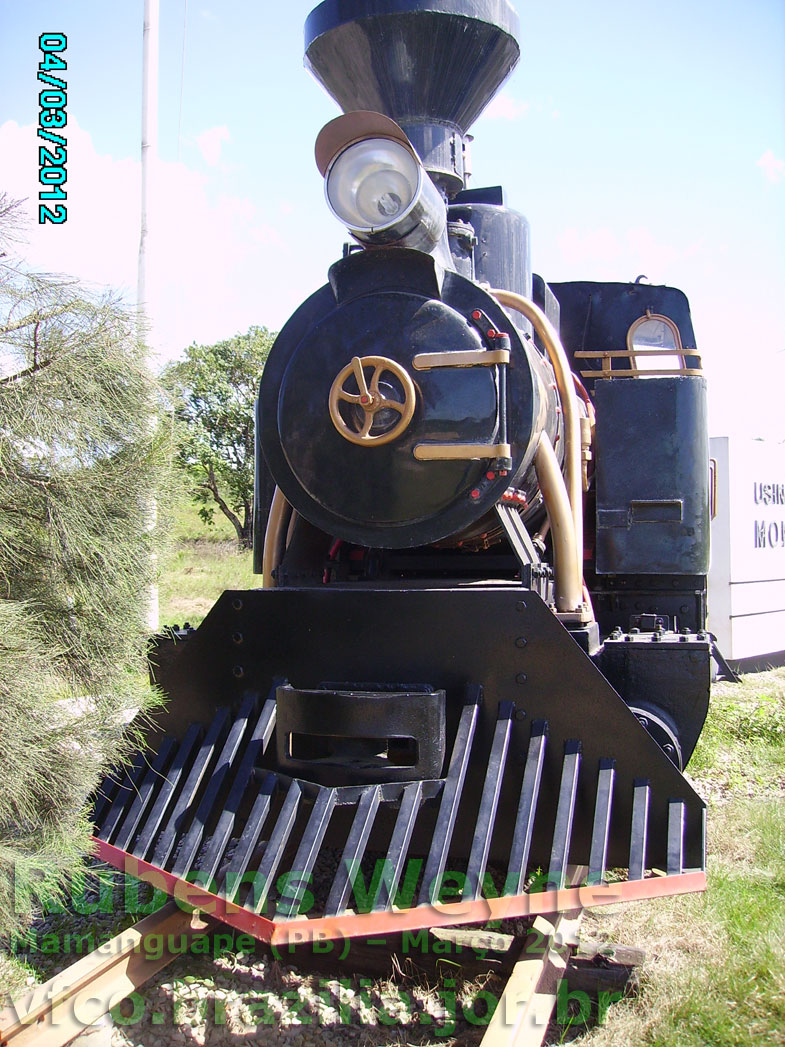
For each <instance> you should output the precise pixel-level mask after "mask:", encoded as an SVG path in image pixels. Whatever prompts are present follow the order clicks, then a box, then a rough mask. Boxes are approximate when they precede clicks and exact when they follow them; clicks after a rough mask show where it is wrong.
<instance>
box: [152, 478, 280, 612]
mask: <svg viewBox="0 0 785 1047" xmlns="http://www.w3.org/2000/svg"><path fill="white" fill-rule="evenodd" d="M261 581H262V580H261V576H260V575H258V574H254V573H253V554H252V553H251V552H250V551H249V550H240V549H239V548H238V544H237V537H236V534H235V530H234V528H233V527H232V525H231V524H230V523H229V521H228V520H227V519H226V517H225V516H224V515H223V514H222V513H219V512H216V514H215V522H214V524H212V525H210V524H206V523H205V522H204V521H203V520H202V519H201V517H200V516H199V509H198V506H197V505H196V504H195V503H194V502H193V501H192V500H191V499H190V498H188V497H187V496H184V497H183V498H182V499H180V500H179V501H178V503H177V504H176V505H175V507H174V510H173V541H172V544H171V547H170V549H169V552H168V554H167V555H166V557H165V558H164V559H163V563H162V569H161V573H160V577H159V581H158V604H159V616H160V624H161V627H163V626H166V625H183V624H184V623H185V622H188V623H190V624H191V625H193V626H197V625H199V624H200V623H201V622H202V620H203V619H204V617H205V615H206V614H207V612H208V611H209V610H210V608H211V607H212V606H213V604H214V603H215V601H216V600H217V599H218V597H219V596H220V595H221V593H222V592H224V591H225V590H226V589H256V588H258V587H259V586H260V585H261Z"/></svg>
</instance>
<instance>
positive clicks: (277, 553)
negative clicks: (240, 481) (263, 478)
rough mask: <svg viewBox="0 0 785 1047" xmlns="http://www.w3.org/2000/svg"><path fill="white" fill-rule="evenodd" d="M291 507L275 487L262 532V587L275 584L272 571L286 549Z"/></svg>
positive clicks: (267, 587) (269, 587) (270, 586)
mask: <svg viewBox="0 0 785 1047" xmlns="http://www.w3.org/2000/svg"><path fill="white" fill-rule="evenodd" d="M291 513H292V507H291V505H290V504H289V503H288V502H287V500H286V498H285V497H284V494H283V492H282V491H281V488H280V487H276V488H275V491H274V492H273V497H272V501H271V502H270V513H269V515H268V517H267V528H266V530H265V532H264V550H263V552H262V588H263V589H274V588H275V586H276V581H275V578H274V577H273V572H274V571H275V569H276V568H277V567H278V565H279V564H280V562H281V560H282V559H283V554H284V551H285V549H286V532H287V529H288V527H289V518H290V515H291Z"/></svg>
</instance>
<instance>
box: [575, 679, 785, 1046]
mask: <svg viewBox="0 0 785 1047" xmlns="http://www.w3.org/2000/svg"><path fill="white" fill-rule="evenodd" d="M784 719H785V669H777V670H773V671H771V672H768V673H759V674H755V675H749V676H746V677H744V678H743V680H742V682H741V683H740V684H726V683H721V684H717V685H715V687H714V689H713V691H712V708H711V711H710V713H709V720H708V722H707V726H706V730H705V731H704V734H703V736H702V738H701V741H700V743H699V747H698V750H697V751H696V754H695V757H694V761H693V763H692V764H691V765H690V771H691V772H692V775H693V777H694V780H695V784H696V787H697V789H698V791H699V792H700V793H701V794H702V795H704V796H706V797H707V799H708V800H709V805H710V806H709V838H708V890H707V891H706V893H705V894H703V895H690V896H685V897H682V898H673V899H669V900H666V901H657V902H646V903H640V904H638V905H633V906H627V907H624V908H623V909H622V908H619V909H617V910H616V911H613V912H606V913H602V912H600V911H598V912H596V913H594V914H592V915H591V916H590V925H591V927H590V930H589V934H590V936H594V935H596V936H598V937H602V938H607V939H608V940H610V941H625V942H627V943H628V944H634V945H636V946H639V947H642V948H644V949H645V950H646V953H647V962H646V963H645V964H644V966H643V968H642V969H641V985H642V991H641V992H640V993H639V994H638V995H636V996H634V997H630V998H628V999H626V1000H624V1001H622V1002H621V1003H617V1004H615V1005H614V1006H613V1007H612V1008H611V1009H610V1011H609V1014H608V1018H607V1021H606V1022H605V1024H604V1025H603V1026H601V1027H598V1028H595V1029H593V1030H592V1031H590V1032H588V1033H586V1034H585V1035H583V1036H581V1037H580V1038H579V1039H578V1040H576V1041H574V1042H578V1043H580V1044H581V1045H584V1044H585V1045H587V1047H588V1045H591V1047H611V1045H614V1047H615V1045H617V1044H634V1045H640V1047H665V1045H668V1047H671V1045H675V1047H708V1045H710V1047H758V1045H761V1044H767V1045H775V1044H781V1045H782V1044H785V731H783V720H784Z"/></svg>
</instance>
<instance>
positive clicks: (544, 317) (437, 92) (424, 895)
mask: <svg viewBox="0 0 785 1047" xmlns="http://www.w3.org/2000/svg"><path fill="white" fill-rule="evenodd" d="M517 34H518V25H517V18H516V16H515V14H514V12H513V10H512V8H511V7H510V5H509V3H507V2H506V0H492V2H487V0H440V2H439V3H438V4H433V3H431V2H428V0H376V2H374V3H372V4H370V3H367V2H361V0H326V2H324V3H322V4H321V5H320V6H319V7H317V8H316V9H315V10H314V11H313V12H312V14H311V15H310V17H309V19H308V22H307V25H306V61H307V64H308V65H309V67H310V68H311V70H312V72H313V73H314V75H315V76H316V77H317V79H319V80H320V81H321V82H322V83H323V84H324V86H325V87H327V89H328V90H329V91H330V93H331V94H332V95H333V96H334V97H335V99H336V100H337V101H338V103H339V105H340V106H341V108H342V109H343V110H344V115H343V116H340V117H338V118H337V119H336V120H333V121H331V122H330V123H329V124H328V125H327V126H326V127H325V128H324V129H323V131H322V132H321V134H320V135H319V138H318V139H317V143H316V161H317V166H318V169H319V171H320V173H321V174H322V176H323V177H324V178H325V195H326V201H327V205H328V206H329V208H330V210H331V211H332V212H333V214H334V215H335V216H336V217H337V218H338V219H339V220H340V221H341V222H342V223H343V224H344V225H345V227H346V229H347V231H348V232H349V234H350V235H351V236H352V238H353V240H354V243H352V244H351V245H347V246H346V248H345V250H344V255H343V257H342V258H341V259H339V260H338V261H336V262H335V263H334V265H332V267H331V268H330V270H329V274H328V281H327V283H326V284H325V285H324V286H323V287H322V288H320V289H319V290H318V291H316V292H315V293H314V294H313V295H311V297H309V298H308V299H307V300H306V301H305V302H304V303H303V304H302V305H301V306H300V307H299V308H298V309H297V310H296V312H295V313H294V314H293V315H292V317H291V318H290V319H289V321H288V322H287V323H286V324H285V326H284V327H283V329H282V330H281V332H280V334H279V336H278V338H277V339H276V342H275V345H274V346H273V349H272V351H271V353H270V357H269V360H268V363H267V365H266V367H265V370H264V374H263V376H262V378H261V385H260V393H259V400H258V416H257V445H258V447H257V504H256V522H255V554H254V555H255V563H256V569H257V571H258V572H259V573H261V574H262V576H263V578H262V584H263V588H260V589H255V590H251V591H248V592H234V591H232V592H227V593H225V594H224V595H223V596H222V597H221V599H220V600H219V601H218V603H217V604H216V606H215V607H214V609H213V610H212V611H211V613H210V614H209V615H208V617H207V618H206V619H205V622H204V623H203V625H202V626H200V628H199V629H198V630H197V631H196V633H195V635H194V636H193V637H191V638H190V639H188V640H187V642H185V643H184V644H182V645H181V646H182V650H181V651H180V652H179V653H178V655H177V656H176V657H175V658H173V659H171V660H169V661H167V662H166V663H165V664H164V663H163V662H162V664H161V667H160V669H159V671H158V674H157V676H158V680H159V682H160V683H161V685H162V686H163V687H164V688H165V690H167V691H168V692H169V694H170V695H171V696H172V697H173V699H174V700H173V702H172V705H171V708H170V711H169V713H168V717H167V720H166V721H165V722H162V725H161V726H162V731H163V730H165V731H166V732H167V735H166V737H165V738H164V739H163V741H161V743H160V745H159V747H158V755H157V757H156V763H155V765H154V768H153V771H154V774H155V775H158V776H159V777H160V776H161V775H163V776H164V780H165V781H166V783H167V784H166V786H164V787H163V788H160V787H159V786H158V785H156V782H155V779H154V778H150V780H149V781H150V784H149V788H147V782H148V778H146V777H145V773H146V772H145V769H144V766H143V764H140V765H139V768H138V771H137V779H136V781H135V783H129V785H128V786H127V787H126V788H125V791H124V788H123V787H120V788H119V789H118V788H117V787H116V786H111V785H107V789H106V795H105V797H104V799H103V801H99V809H100V816H99V817H98V830H97V834H96V835H97V840H98V848H99V853H100V854H101V855H102V856H103V857H104V858H105V859H106V860H108V861H110V862H112V863H113V864H117V865H119V866H120V867H124V868H126V869H130V870H131V871H134V872H135V873H136V874H138V875H140V876H143V877H146V878H154V877H159V878H162V882H163V883H165V884H166V886H167V888H168V889H169V890H171V891H176V890H177V889H178V885H180V884H183V883H184V882H185V881H186V880H188V881H190V882H191V883H193V881H196V887H194V886H191V887H190V888H188V891H189V897H190V898H191V899H197V902H196V903H198V904H199V906H200V907H201V908H207V909H208V911H212V912H215V913H216V914H218V915H220V917H221V918H222V919H224V920H226V921H227V922H229V923H231V924H233V925H234V926H237V927H241V928H243V929H244V930H250V931H251V933H253V934H255V935H257V936H258V937H260V938H264V939H267V940H271V941H273V942H283V941H288V940H300V941H301V940H303V939H304V938H336V937H342V936H352V935H363V934H375V933H378V931H379V930H382V929H384V930H390V931H403V930H407V929H412V928H418V927H430V926H436V925H441V924H448V923H471V922H479V921H484V920H487V919H498V918H506V917H516V916H526V915H533V914H536V913H541V912H554V911H558V910H564V909H571V908H575V907H577V906H585V905H597V904H603V903H609V902H617V901H620V900H624V899H627V898H642V897H654V896H657V895H662V894H671V893H680V892H684V891H691V890H700V889H702V888H703V886H704V885H705V872H704V868H705V840H704V835H705V834H704V815H705V807H704V804H703V802H702V801H701V799H700V798H699V797H698V796H697V795H696V793H695V792H694V790H693V789H692V787H691V786H690V785H689V784H688V782H687V781H686V780H685V778H684V777H683V775H682V773H681V771H682V769H683V766H684V764H685V763H686V761H687V760H688V759H689V756H690V754H691V752H692V750H693V748H694V746H695V743H696V741H697V738H698V735H699V733H700V730H701V727H702V724H703V720H704V718H705V715H706V710H707V705H708V690H709V677H710V658H711V653H712V643H711V638H710V637H709V636H708V634H707V633H706V632H705V588H706V578H705V574H706V570H707V566H708V563H707V559H708V538H707V535H708V453H707V440H706V417H705V382H704V379H703V377H702V375H701V373H700V360H699V358H698V356H697V353H696V351H695V348H694V341H693V336H692V329H691V326H690V320H689V309H688V307H687V305H686V299H684V297H683V295H681V293H680V292H678V291H674V290H673V289H671V288H657V287H649V286H643V285H639V284H634V285H624V284H604V285H600V284H562V285H553V286H552V287H549V286H548V284H546V283H545V282H544V281H543V280H542V279H541V278H539V277H537V276H534V275H533V274H532V270H531V264H530V258H529V244H528V225H527V223H526V220H525V219H524V218H523V217H522V216H521V215H520V214H519V213H517V212H516V211H513V210H511V209H510V208H508V207H506V206H505V203H504V197H503V193H502V191H501V189H500V188H499V187H491V188H489V189H474V188H473V187H469V186H468V185H467V178H468V175H467V166H468V165H467V163H466V145H467V132H468V129H469V127H470V126H471V124H472V122H473V121H474V120H475V119H476V117H477V116H478V115H479V113H480V112H481V111H482V109H483V108H484V106H485V105H487V103H488V102H489V101H490V99H491V98H492V96H493V94H494V93H495V91H496V90H498V88H499V87H500V85H501V84H502V82H503V81H504V79H505V77H506V76H507V75H508V74H509V72H510V71H511V69H512V68H513V66H514V65H515V63H516V61H517V58H518V43H517ZM598 323H601V325H602V326H601V329H602V334H601V335H598V336H597V337H596V338H595V339H594V340H593V341H590V342H589V343H587V341H586V338H587V332H591V331H592V330H593V328H592V325H593V324H594V325H596V324H598ZM560 328H561V331H562V333H563V334H564V336H565V338H564V341H565V344H562V340H561V338H560V335H559V329H560ZM663 332H666V334H667V335H668V337H670V339H671V341H667V340H666V341H663ZM677 343H678V344H677ZM654 357H657V359H660V360H662V362H663V365H664V366H662V367H659V368H658V367H656V366H655V368H654V369H652V367H651V366H650V363H651V360H652V358H654ZM652 429H654V430H656V432H657V435H658V441H659V444H658V446H659V447H660V451H661V453H660V454H659V455H658V457H657V460H656V461H653V460H651V461H645V460H644V458H645V455H644V454H643V453H642V452H643V451H644V450H645V447H646V446H647V441H648V440H649V439H650V438H651V430H652ZM620 441H621V442H622V443H624V444H625V445H627V446H628V447H629V448H631V449H632V452H633V453H632V455H631V456H629V457H628V458H627V459H625V458H624V457H623V454H622V452H623V448H622V447H620ZM269 478H271V482H272V485H273V486H274V490H275V493H274V495H273V497H272V499H271V500H270V502H269V504H268V503H267V501H266V499H265V497H264V492H265V491H266V490H267V489H268V487H269V486H270V484H269V483H268V482H266V481H267V480H268V479H269ZM152 773H153V772H151V774H152ZM611 872H612V875H611Z"/></svg>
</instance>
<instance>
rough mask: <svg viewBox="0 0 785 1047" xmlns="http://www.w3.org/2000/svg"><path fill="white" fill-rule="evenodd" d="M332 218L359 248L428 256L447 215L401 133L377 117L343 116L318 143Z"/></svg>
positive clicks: (367, 113) (325, 128) (384, 118)
mask: <svg viewBox="0 0 785 1047" xmlns="http://www.w3.org/2000/svg"><path fill="white" fill-rule="evenodd" d="M316 162H317V165H318V166H319V170H320V171H321V172H322V174H323V175H324V176H325V186H324V188H325V196H326V198H327V205H328V207H329V208H330V210H331V211H332V213H333V214H334V215H335V216H336V218H338V219H339V220H340V221H341V222H342V223H343V224H344V225H345V226H346V227H347V229H348V230H349V232H350V233H351V234H352V236H354V237H355V239H357V240H359V241H360V243H363V244H369V245H376V246H381V245H397V246H401V247H411V248H414V249H416V250H420V251H426V252H429V251H431V250H432V249H433V248H434V246H435V245H436V244H437V243H438V242H439V240H440V239H441V236H442V234H443V232H444V228H445V223H446V218H447V212H446V208H445V204H444V200H443V199H442V197H441V194H440V193H439V190H438V189H437V188H436V186H435V185H434V184H433V182H432V181H431V178H430V176H429V175H428V173H427V171H426V170H425V168H424V167H423V166H422V164H421V163H420V160H419V158H418V156H417V154H416V153H415V151H414V148H413V147H412V145H411V143H410V142H409V140H408V139H407V137H406V135H405V134H404V133H403V131H402V130H401V129H400V127H399V126H398V125H397V124H396V123H395V122H394V121H393V120H390V119H389V118H388V117H386V116H382V115H381V113H369V112H358V113H347V114H346V115H345V116H340V117H338V119H337V120H332V121H330V123H329V124H327V125H326V126H325V127H324V128H323V129H322V131H321V132H320V134H319V137H318V138H317V141H316Z"/></svg>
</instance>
